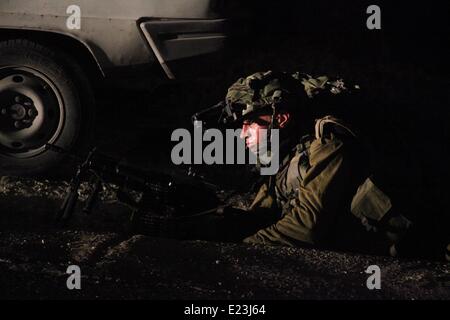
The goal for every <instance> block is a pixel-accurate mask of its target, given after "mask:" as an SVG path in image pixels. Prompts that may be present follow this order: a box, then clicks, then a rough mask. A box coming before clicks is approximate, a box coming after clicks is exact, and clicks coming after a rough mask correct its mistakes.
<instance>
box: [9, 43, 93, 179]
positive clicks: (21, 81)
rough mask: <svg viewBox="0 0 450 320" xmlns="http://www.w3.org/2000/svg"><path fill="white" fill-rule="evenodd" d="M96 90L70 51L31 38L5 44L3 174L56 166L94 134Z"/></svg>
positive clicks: (27, 172) (39, 170) (18, 173)
mask: <svg viewBox="0 0 450 320" xmlns="http://www.w3.org/2000/svg"><path fill="white" fill-rule="evenodd" d="M93 104H94V101H93V93H92V90H91V88H90V85H89V81H88V79H87V77H86V76H85V75H84V73H83V71H82V70H81V68H80V67H79V66H78V65H77V64H76V63H75V61H74V60H73V59H71V58H70V57H69V56H68V55H66V54H64V53H62V52H58V51H56V50H51V49H50V48H47V47H44V46H42V45H39V44H36V43H34V42H31V41H28V40H23V39H19V40H9V41H5V42H0V173H1V174H7V175H21V176H23V175H36V174H41V173H44V172H48V171H49V170H50V169H54V168H56V166H57V165H58V164H61V162H62V161H63V159H64V154H60V153H57V152H55V151H52V150H50V149H48V148H46V144H53V145H56V146H58V147H60V148H63V149H65V150H68V151H73V150H74V149H75V148H77V147H80V146H81V145H82V144H83V142H85V141H86V140H87V135H88V134H89V132H91V129H92V128H91V126H92V124H93V115H94V106H93Z"/></svg>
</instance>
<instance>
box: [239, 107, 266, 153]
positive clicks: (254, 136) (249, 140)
mask: <svg viewBox="0 0 450 320" xmlns="http://www.w3.org/2000/svg"><path fill="white" fill-rule="evenodd" d="M270 120H271V116H270V115H261V116H259V117H257V118H255V119H251V120H245V121H244V123H243V124H242V131H241V139H244V140H245V145H246V146H247V148H249V149H250V151H251V152H252V153H254V154H257V153H258V148H259V147H260V146H263V145H267V143H266V141H267V129H268V128H269V125H270ZM260 151H261V150H260Z"/></svg>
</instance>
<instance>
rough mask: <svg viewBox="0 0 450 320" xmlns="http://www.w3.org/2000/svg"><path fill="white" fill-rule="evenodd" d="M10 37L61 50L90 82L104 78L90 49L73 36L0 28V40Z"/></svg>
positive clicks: (102, 71)
mask: <svg viewBox="0 0 450 320" xmlns="http://www.w3.org/2000/svg"><path fill="white" fill-rule="evenodd" d="M12 39H26V40H29V41H32V42H36V43H39V44H41V45H44V46H46V47H49V48H50V49H54V50H59V51H63V52H64V53H65V54H66V55H69V56H70V57H71V58H72V59H74V60H75V61H76V62H77V63H78V64H79V65H80V67H81V68H82V69H83V70H84V71H85V72H86V75H87V76H88V77H89V79H90V80H91V81H92V83H96V82H97V81H99V80H102V79H103V78H105V73H104V70H103V68H102V67H101V65H100V63H99V61H98V60H97V58H96V57H95V55H94V53H93V52H92V50H91V49H90V48H89V46H88V45H87V44H86V43H84V42H83V41H81V40H80V39H77V38H75V37H74V36H71V35H67V34H62V33H58V32H49V31H40V30H26V29H3V28H0V41H4V40H12Z"/></svg>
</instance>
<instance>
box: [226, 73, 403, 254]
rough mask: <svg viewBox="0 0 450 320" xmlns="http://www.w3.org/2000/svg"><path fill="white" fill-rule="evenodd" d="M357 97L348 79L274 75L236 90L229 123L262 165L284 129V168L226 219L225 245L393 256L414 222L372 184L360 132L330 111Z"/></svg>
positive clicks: (229, 102) (259, 76)
mask: <svg viewBox="0 0 450 320" xmlns="http://www.w3.org/2000/svg"><path fill="white" fill-rule="evenodd" d="M358 89H359V88H358V86H352V87H350V86H348V85H347V84H346V83H344V82H343V80H342V79H330V78H328V77H325V76H324V77H318V78H312V77H310V76H308V75H305V74H300V73H295V74H287V73H274V72H271V71H269V72H265V73H256V74H253V75H251V76H249V77H247V78H241V79H239V80H238V81H237V82H236V83H235V84H233V85H232V86H231V87H230V88H229V90H228V94H227V96H226V107H225V109H224V114H225V115H226V117H225V118H224V119H223V120H224V122H226V123H228V124H230V123H233V124H239V125H241V126H242V132H241V138H242V139H245V141H246V145H247V147H248V148H249V149H250V151H251V152H253V153H255V155H256V156H257V157H261V152H263V153H266V152H267V150H263V151H261V150H259V148H258V147H259V146H260V145H262V144H263V142H265V141H264V139H265V137H268V139H269V140H270V136H271V134H270V132H271V130H273V129H278V130H279V134H280V147H279V150H270V151H269V152H279V159H283V160H282V161H281V164H280V169H279V171H278V173H277V174H276V175H274V176H270V177H269V178H268V181H266V183H264V184H263V185H262V186H261V188H260V189H259V192H258V193H257V195H256V198H255V199H254V201H253V203H252V205H251V207H250V210H249V211H248V212H245V213H242V212H236V211H232V212H233V213H227V214H226V216H227V217H228V218H227V219H225V221H226V223H225V225H226V227H225V228H224V230H228V231H225V233H226V235H225V236H222V237H225V238H227V237H228V239H235V240H238V239H243V241H244V242H245V243H253V244H266V245H287V246H315V247H317V246H321V247H327V248H334V249H341V248H349V247H351V248H356V249H362V250H364V251H366V252H367V249H368V248H375V247H377V248H382V250H385V252H386V253H387V250H388V248H389V245H390V244H392V243H393V242H395V241H397V240H398V238H399V236H400V235H401V234H402V233H403V232H404V231H405V230H407V229H408V227H409V225H410V221H409V220H408V219H406V218H405V217H403V216H401V215H398V214H397V215H392V210H391V207H392V205H391V201H390V199H389V197H387V196H386V195H385V194H384V193H383V192H382V191H381V190H380V189H379V188H378V187H377V186H376V185H375V184H374V182H373V181H372V179H370V178H368V177H369V174H370V168H369V162H368V156H367V152H366V151H365V149H364V146H363V144H362V143H361V142H360V141H359V138H358V136H357V134H356V133H355V131H354V130H353V129H352V128H351V127H350V126H348V125H347V124H345V123H344V122H343V121H342V120H340V119H338V118H336V117H335V116H333V115H329V114H327V112H328V111H329V110H325V108H324V106H330V105H332V104H333V103H330V102H331V101H333V100H335V101H337V100H340V101H342V100H345V99H338V97H339V98H341V97H348V96H350V95H351V93H352V92H353V91H357V90H358ZM338 104H339V103H338ZM342 107H345V106H342ZM266 131H267V132H269V133H268V134H267V135H264V134H261V132H266ZM308 133H309V134H308ZM268 145H269V146H270V141H269V143H268ZM269 149H270V148H269ZM352 213H353V215H352ZM388 213H389V214H388ZM360 222H362V224H361V223H360ZM388 225H395V226H396V229H395V230H394V231H393V230H392V229H391V230H388V229H389V228H382V229H383V231H384V232H383V233H384V235H390V236H389V237H381V238H380V237H378V236H377V237H374V236H373V233H367V232H366V230H365V229H367V230H371V231H375V230H377V228H380V226H381V227H383V226H388ZM363 226H365V228H363ZM230 230H232V232H230ZM237 230H239V231H237ZM231 233H232V235H231ZM380 239H381V240H380ZM375 243H376V245H374V244H375ZM391 250H394V251H395V247H392V248H391Z"/></svg>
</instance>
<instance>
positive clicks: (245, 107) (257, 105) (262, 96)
mask: <svg viewBox="0 0 450 320" xmlns="http://www.w3.org/2000/svg"><path fill="white" fill-rule="evenodd" d="M304 96H305V94H304V90H303V86H302V84H301V83H300V82H299V81H298V80H296V79H294V78H292V76H291V75H288V74H284V73H283V74H281V73H279V74H274V73H272V72H270V71H269V72H265V73H256V74H253V75H251V76H249V77H247V78H241V79H239V80H238V81H237V82H236V83H234V84H233V85H232V86H231V87H230V88H229V89H228V93H227V96H226V107H225V109H224V114H223V122H225V123H228V124H229V125H233V126H235V127H240V128H241V129H242V131H241V138H242V139H244V140H245V142H246V145H247V147H248V148H249V149H250V150H251V151H252V152H253V153H255V154H256V153H257V151H258V150H259V151H260V152H261V150H262V149H261V146H264V145H267V138H268V137H269V136H270V134H271V130H273V129H277V130H280V131H279V133H280V138H281V139H284V138H285V137H287V136H289V135H288V134H285V132H287V131H289V128H291V127H293V125H292V124H293V123H296V124H298V121H297V120H298V119H299V118H300V113H299V112H298V111H299V110H301V108H300V106H301V105H302V101H301V100H303V99H304ZM302 113H303V114H306V110H305V109H303V110H302ZM295 127H297V125H296V126H295Z"/></svg>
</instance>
